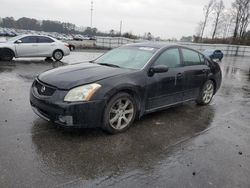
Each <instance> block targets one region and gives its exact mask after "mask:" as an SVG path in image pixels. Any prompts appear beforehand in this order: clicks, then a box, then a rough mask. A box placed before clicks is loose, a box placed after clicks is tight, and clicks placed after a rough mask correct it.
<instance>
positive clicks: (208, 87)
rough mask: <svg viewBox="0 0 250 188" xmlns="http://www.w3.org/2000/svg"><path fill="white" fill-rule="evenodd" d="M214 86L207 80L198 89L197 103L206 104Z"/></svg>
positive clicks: (212, 93)
mask: <svg viewBox="0 0 250 188" xmlns="http://www.w3.org/2000/svg"><path fill="white" fill-rule="evenodd" d="M214 91H215V86H214V82H213V81H212V80H208V81H206V82H205V84H204V85H203V87H202V90H201V91H200V94H199V97H198V99H197V100H196V103H197V104H198V105H208V104H209V103H210V102H211V101H212V99H213V96H214Z"/></svg>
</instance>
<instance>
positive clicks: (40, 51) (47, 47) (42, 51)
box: [37, 36, 55, 57]
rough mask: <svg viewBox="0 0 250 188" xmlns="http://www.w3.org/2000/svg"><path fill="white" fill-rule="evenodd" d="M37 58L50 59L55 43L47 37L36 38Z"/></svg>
mask: <svg viewBox="0 0 250 188" xmlns="http://www.w3.org/2000/svg"><path fill="white" fill-rule="evenodd" d="M37 38H38V46H37V56H41V57H50V56H51V55H52V53H53V49H54V46H55V41H54V40H52V39H51V38H49V37H45V36H38V37H37Z"/></svg>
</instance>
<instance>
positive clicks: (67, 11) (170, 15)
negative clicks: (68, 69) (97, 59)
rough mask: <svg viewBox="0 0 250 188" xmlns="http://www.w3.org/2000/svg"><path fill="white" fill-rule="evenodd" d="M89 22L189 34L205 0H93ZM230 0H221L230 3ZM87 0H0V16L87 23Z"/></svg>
mask: <svg viewBox="0 0 250 188" xmlns="http://www.w3.org/2000/svg"><path fill="white" fill-rule="evenodd" d="M93 1H94V12H93V26H94V27H97V28H98V29H99V30H101V31H109V30H110V29H114V30H117V31H118V30H119V24H120V20H123V29H122V30H123V32H125V31H131V32H133V33H135V34H141V35H142V34H144V33H145V32H151V33H152V34H153V35H154V36H160V37H162V38H172V37H176V38H180V37H181V36H183V35H184V36H188V35H193V34H194V33H195V29H196V28H197V24H198V22H199V21H201V20H202V19H203V10H202V9H203V6H204V5H205V4H206V3H207V2H208V0H93ZM232 1H233V0H224V2H225V5H226V7H230V6H231V3H232ZM90 2H91V0H0V17H6V16H13V17H14V18H15V19H18V18H20V17H30V18H36V19H39V20H42V19H50V20H58V21H64V22H71V23H74V24H76V25H77V26H85V27H86V26H89V25H90Z"/></svg>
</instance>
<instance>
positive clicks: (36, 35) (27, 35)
mask: <svg viewBox="0 0 250 188" xmlns="http://www.w3.org/2000/svg"><path fill="white" fill-rule="evenodd" d="M29 36H35V37H40V36H41V37H50V36H48V35H39V34H23V35H18V37H29ZM50 38H51V37H50Z"/></svg>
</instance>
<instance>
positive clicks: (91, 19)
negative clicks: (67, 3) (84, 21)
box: [90, 0, 94, 28]
mask: <svg viewBox="0 0 250 188" xmlns="http://www.w3.org/2000/svg"><path fill="white" fill-rule="evenodd" d="M93 7H94V3H93V0H91V7H90V12H91V13H90V28H92V24H93V10H94V8H93Z"/></svg>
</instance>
